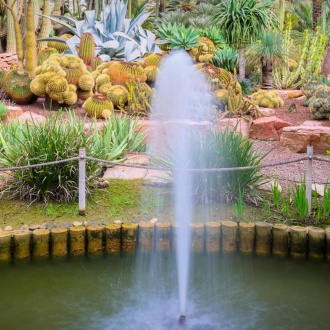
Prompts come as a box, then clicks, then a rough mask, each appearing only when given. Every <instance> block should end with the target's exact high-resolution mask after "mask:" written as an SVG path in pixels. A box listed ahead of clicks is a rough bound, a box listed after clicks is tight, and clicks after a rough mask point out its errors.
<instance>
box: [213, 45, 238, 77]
mask: <svg viewBox="0 0 330 330" xmlns="http://www.w3.org/2000/svg"><path fill="white" fill-rule="evenodd" d="M211 63H212V64H213V65H214V66H216V67H218V68H222V69H225V70H227V71H230V72H234V70H235V69H237V67H238V53H237V50H234V49H232V48H230V47H228V46H225V47H223V48H222V49H221V48H218V49H217V52H216V53H215V54H214V56H213V58H212V62H211Z"/></svg>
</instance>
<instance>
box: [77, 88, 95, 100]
mask: <svg viewBox="0 0 330 330" xmlns="http://www.w3.org/2000/svg"><path fill="white" fill-rule="evenodd" d="M77 95H78V98H79V99H80V100H83V101H85V100H87V99H88V98H89V97H91V96H92V95H93V91H92V90H90V91H83V90H81V89H77Z"/></svg>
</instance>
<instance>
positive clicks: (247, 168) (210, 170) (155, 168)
mask: <svg viewBox="0 0 330 330" xmlns="http://www.w3.org/2000/svg"><path fill="white" fill-rule="evenodd" d="M85 158H86V160H93V161H96V162H100V163H104V164H109V165H120V166H126V167H135V168H141V169H145V170H159V171H173V170H178V171H183V170H185V171H189V172H225V171H242V170H252V169H257V168H264V167H274V166H280V165H286V164H292V163H296V162H300V161H302V160H307V159H310V158H309V157H303V158H298V159H295V160H289V161H285V162H279V163H274V164H264V165H255V166H246V167H223V168H205V169H203V168H188V169H186V168H173V167H171V168H169V167H157V166H141V165H134V164H124V163H118V162H112V161H109V160H102V159H98V158H93V157H85Z"/></svg>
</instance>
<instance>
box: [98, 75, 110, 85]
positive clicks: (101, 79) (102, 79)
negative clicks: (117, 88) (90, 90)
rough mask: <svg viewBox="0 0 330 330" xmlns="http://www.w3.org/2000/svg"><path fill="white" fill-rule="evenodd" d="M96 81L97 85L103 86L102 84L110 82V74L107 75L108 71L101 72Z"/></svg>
mask: <svg viewBox="0 0 330 330" xmlns="http://www.w3.org/2000/svg"><path fill="white" fill-rule="evenodd" d="M95 83H96V86H101V85H104V84H107V83H110V76H109V75H107V74H106V73H101V74H100V75H98V76H97V78H96V79H95Z"/></svg>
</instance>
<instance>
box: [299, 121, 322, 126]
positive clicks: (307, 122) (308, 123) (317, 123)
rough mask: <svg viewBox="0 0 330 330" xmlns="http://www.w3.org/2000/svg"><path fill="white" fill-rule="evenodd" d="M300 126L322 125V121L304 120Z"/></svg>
mask: <svg viewBox="0 0 330 330" xmlns="http://www.w3.org/2000/svg"><path fill="white" fill-rule="evenodd" d="M301 126H323V122H322V121H320V120H306V121H304V122H303V123H302V124H301Z"/></svg>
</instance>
